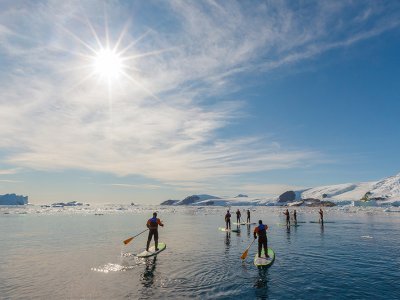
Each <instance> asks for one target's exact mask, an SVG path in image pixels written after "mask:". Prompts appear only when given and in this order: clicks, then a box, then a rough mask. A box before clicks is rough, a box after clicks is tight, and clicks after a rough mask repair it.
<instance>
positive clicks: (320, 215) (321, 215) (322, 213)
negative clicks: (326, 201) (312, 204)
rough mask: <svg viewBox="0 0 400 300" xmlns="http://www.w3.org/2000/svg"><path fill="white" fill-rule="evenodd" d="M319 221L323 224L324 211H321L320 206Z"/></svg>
mask: <svg viewBox="0 0 400 300" xmlns="http://www.w3.org/2000/svg"><path fill="white" fill-rule="evenodd" d="M318 213H319V222H320V223H321V224H322V225H324V212H323V211H322V208H320V209H319V212H318Z"/></svg>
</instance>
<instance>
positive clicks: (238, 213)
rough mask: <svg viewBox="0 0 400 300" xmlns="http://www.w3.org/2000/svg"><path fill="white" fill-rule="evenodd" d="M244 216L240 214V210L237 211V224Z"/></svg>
mask: <svg viewBox="0 0 400 300" xmlns="http://www.w3.org/2000/svg"><path fill="white" fill-rule="evenodd" d="M241 215H242V214H241V213H240V210H237V212H236V222H237V223H240V216H241Z"/></svg>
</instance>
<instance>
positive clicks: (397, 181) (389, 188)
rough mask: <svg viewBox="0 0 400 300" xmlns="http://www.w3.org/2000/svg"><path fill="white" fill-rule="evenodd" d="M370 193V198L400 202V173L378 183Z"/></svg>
mask: <svg viewBox="0 0 400 300" xmlns="http://www.w3.org/2000/svg"><path fill="white" fill-rule="evenodd" d="M369 193H370V195H369V198H383V199H393V200H400V173H399V174H397V175H395V176H390V177H387V178H385V179H383V180H381V181H378V182H377V183H375V185H374V186H373V188H372V189H371V190H370V191H369Z"/></svg>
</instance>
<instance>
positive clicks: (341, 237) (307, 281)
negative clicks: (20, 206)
mask: <svg viewBox="0 0 400 300" xmlns="http://www.w3.org/2000/svg"><path fill="white" fill-rule="evenodd" d="M9 211H11V213H10V214H4V210H0V249H1V251H0V253H1V255H0V299H21V298H25V299H26V298H36V299H40V298H48V299H127V298H128V299H129V298H131V299H159V298H173V299H185V298H197V299H238V298H239V297H240V298H242V299H321V298H324V299H400V289H399V288H398V284H399V282H400V258H399V251H400V250H399V249H400V213H384V212H382V209H370V210H361V211H357V212H345V211H341V210H338V209H331V210H327V211H326V217H325V218H326V221H333V222H334V223H327V224H325V226H324V227H321V226H320V225H319V224H312V223H309V222H308V221H315V220H317V218H318V214H317V210H316V209H303V210H298V219H299V221H305V222H307V223H302V224H301V226H299V227H292V228H291V230H290V231H287V229H286V228H285V227H279V226H277V223H281V222H283V220H284V216H283V215H282V214H281V213H282V211H283V209H278V208H257V210H255V211H253V212H252V220H253V221H256V220H258V219H259V218H261V219H262V220H264V223H267V224H268V225H269V226H270V230H269V245H270V246H271V247H272V248H273V249H274V250H275V252H276V260H275V263H274V265H273V266H272V267H271V268H269V269H266V270H259V269H257V268H256V267H255V266H254V265H253V262H252V259H253V257H254V254H255V252H256V244H254V245H253V247H252V248H251V249H250V251H249V255H248V257H247V260H246V261H245V263H242V261H241V259H240V256H241V254H242V253H243V251H244V250H245V249H246V247H247V246H248V245H249V243H250V242H251V241H252V231H253V227H246V226H241V227H242V230H241V233H240V234H236V233H231V234H227V233H224V232H221V231H218V227H219V226H221V225H222V226H223V215H224V212H225V209H223V208H204V209H201V208H200V209H198V208H178V209H172V208H167V209H163V208H158V211H159V217H160V218H161V219H162V220H163V222H164V223H165V227H164V228H161V229H160V241H164V242H165V243H166V244H167V250H166V251H164V252H162V253H161V254H160V255H159V256H158V257H156V258H150V259H143V260H139V259H137V258H135V257H134V256H126V255H121V253H128V255H129V253H138V252H139V251H142V250H143V247H144V246H145V240H146V234H143V235H141V236H139V237H137V238H135V239H134V240H133V241H132V242H131V243H130V244H129V245H128V246H124V245H123V244H122V240H124V239H126V238H128V237H130V236H132V235H134V234H135V233H138V232H140V231H142V230H143V229H144V228H145V227H144V224H145V222H146V220H147V219H148V218H150V217H151V211H150V210H140V209H139V210H135V211H122V212H117V211H115V212H112V213H108V214H104V215H101V216H96V215H94V212H86V213H72V212H70V213H63V212H58V213H51V214H50V213H48V212H45V213H36V212H35V213H28V214H14V213H13V212H12V210H9ZM39 212H40V211H39Z"/></svg>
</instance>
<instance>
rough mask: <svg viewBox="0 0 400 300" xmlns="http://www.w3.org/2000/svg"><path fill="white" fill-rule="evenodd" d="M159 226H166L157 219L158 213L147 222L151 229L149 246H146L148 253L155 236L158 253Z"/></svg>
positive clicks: (148, 240) (148, 239)
mask: <svg viewBox="0 0 400 300" xmlns="http://www.w3.org/2000/svg"><path fill="white" fill-rule="evenodd" d="M158 225H160V226H162V227H164V224H163V223H161V221H160V219H159V218H157V213H156V212H155V213H153V217H152V218H151V219H149V220H148V221H147V224H146V226H147V228H149V237H148V238H147V245H146V251H149V246H150V242H151V239H152V237H153V236H154V244H155V248H156V249H155V250H156V251H158Z"/></svg>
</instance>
